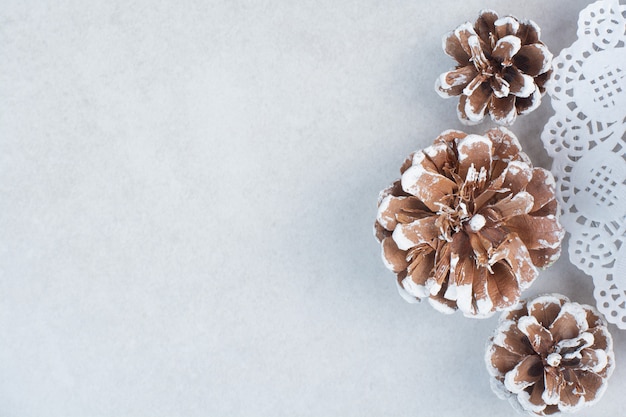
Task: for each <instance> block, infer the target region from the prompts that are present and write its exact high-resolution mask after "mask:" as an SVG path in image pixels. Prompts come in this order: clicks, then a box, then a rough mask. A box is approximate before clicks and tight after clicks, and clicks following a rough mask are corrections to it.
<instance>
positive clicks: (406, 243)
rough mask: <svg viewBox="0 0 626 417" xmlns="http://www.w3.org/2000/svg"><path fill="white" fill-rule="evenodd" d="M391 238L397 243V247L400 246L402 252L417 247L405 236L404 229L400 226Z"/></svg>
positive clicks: (394, 230)
mask: <svg viewBox="0 0 626 417" xmlns="http://www.w3.org/2000/svg"><path fill="white" fill-rule="evenodd" d="M391 238H392V239H393V241H394V242H396V246H398V249H400V250H409V249H411V248H412V247H413V246H415V243H414V242H413V241H412V240H411V239H409V238H408V237H407V235H405V234H404V228H403V227H401V226H400V225H398V226H396V228H395V229H393V233H392V234H391Z"/></svg>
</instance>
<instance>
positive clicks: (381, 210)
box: [376, 195, 406, 230]
mask: <svg viewBox="0 0 626 417" xmlns="http://www.w3.org/2000/svg"><path fill="white" fill-rule="evenodd" d="M405 198H406V197H394V196H392V195H387V196H386V197H384V198H383V199H382V200H381V202H380V205H379V206H378V211H377V213H376V221H377V222H378V223H379V224H380V225H381V226H382V227H384V228H385V229H387V230H389V229H390V228H391V226H392V225H393V224H394V223H395V221H396V219H395V216H393V215H392V216H389V215H387V216H385V212H386V211H387V209H389V204H390V203H391V201H392V200H393V199H398V200H404V199H405Z"/></svg>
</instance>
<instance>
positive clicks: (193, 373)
mask: <svg viewBox="0 0 626 417" xmlns="http://www.w3.org/2000/svg"><path fill="white" fill-rule="evenodd" d="M46 3H48V4H46ZM53 3H54V4H53ZM87 3H90V4H89V5H88V4H87ZM127 3H132V4H127ZM585 5H586V3H585V2H584V1H580V0H575V1H573V0H559V1H556V0H554V1H545V0H529V1H516V2H506V3H505V2H502V1H495V0H493V1H480V2H479V1H467V2H463V3H461V2H457V1H452V0H439V1H436V2H421V1H416V0H414V1H384V2H382V1H374V0H364V1H361V2H356V1H344V2H337V1H330V0H320V1H317V2H293V1H287V0H284V1H274V2H267V1H250V2H243V1H224V2H217V1H213V2H199V1H198V2H191V1H177V2H175V1H160V2H153V1H147V0H145V1H134V2H125V1H108V2H106V3H105V2H84V1H79V0H75V1H58V2H43V1H30V2H23V1H19V0H14V1H8V0H4V1H3V4H2V7H1V8H0V192H1V198H0V230H2V233H1V234H0V340H1V342H0V415H2V416H6V417H10V416H20V417H27V416H63V417H71V416H81V417H82V416H360V417H362V416H383V415H394V416H440V415H445V416H468V415H476V416H479V415H483V416H484V415H498V416H512V415H515V412H514V411H513V409H512V408H511V407H510V406H509V404H508V403H507V402H506V401H501V400H499V399H498V398H497V397H496V396H495V395H494V394H493V393H492V392H491V389H490V388H489V377H488V373H487V371H486V369H485V366H484V364H483V356H484V352H483V349H484V346H485V343H486V339H487V338H488V336H489V335H490V334H491V333H492V331H493V329H494V328H495V326H496V322H497V318H496V317H492V318H491V319H488V320H482V321H478V320H470V319H467V318H465V317H463V316H462V315H461V314H460V313H457V314H455V315H453V316H444V315H441V314H439V313H437V312H436V311H435V310H434V309H433V308H432V307H430V306H429V305H428V304H427V303H421V304H413V305H412V304H408V303H406V302H405V301H404V300H402V298H401V297H400V296H399V295H398V294H397V291H396V286H395V283H394V277H393V276H392V274H391V273H389V272H388V271H387V270H386V269H385V267H384V266H383V263H382V261H381V260H380V256H379V251H380V249H379V246H378V244H377V242H376V241H375V239H374V238H373V237H372V232H371V228H372V224H373V221H374V217H375V213H376V198H377V195H378V192H379V191H380V190H381V189H383V188H384V187H385V186H387V185H388V184H389V183H390V182H391V181H392V180H393V179H395V178H397V176H398V174H399V173H398V169H399V167H400V164H401V163H402V161H403V160H404V158H405V157H406V156H407V155H408V154H409V153H410V152H411V151H413V150H415V149H418V148H421V147H424V146H426V145H428V144H429V143H430V142H431V141H432V140H433V139H434V138H435V136H436V135H437V134H438V133H440V132H441V131H443V130H445V129H449V128H461V129H465V130H466V131H471V132H475V133H476V132H477V133H480V132H482V131H484V130H486V129H487V128H488V127H489V126H490V125H489V124H485V125H483V126H478V127H473V128H463V127H462V126H461V124H460V123H459V122H458V120H457V117H456V111H455V106H456V101H455V100H454V99H450V100H443V99H441V98H439V97H438V95H437V94H436V93H435V91H434V89H433V85H434V82H435V79H436V78H437V76H439V74H440V73H441V72H443V71H446V70H448V69H449V68H450V67H451V66H452V65H453V61H452V59H451V58H448V57H446V56H445V55H444V54H443V51H442V50H441V37H442V36H443V34H444V33H445V32H447V31H448V30H451V29H454V27H456V25H458V24H460V23H462V22H463V21H465V20H474V19H475V17H476V16H477V13H478V10H479V9H481V8H493V9H495V10H497V11H499V12H500V13H501V14H506V13H511V14H514V15H516V16H518V17H520V18H523V17H526V18H532V19H534V20H535V21H536V22H537V23H538V24H539V25H540V26H541V27H542V29H543V36H542V38H543V40H544V41H545V42H546V43H547V44H548V45H549V46H550V48H551V50H552V51H553V52H554V53H558V51H559V50H560V49H561V48H563V47H565V46H567V45H570V44H571V43H572V41H573V40H574V39H575V35H576V27H575V22H576V18H577V15H578V11H579V10H580V9H582V8H583V7H584V6H585ZM547 100H548V99H546V100H545V101H544V103H543V104H542V106H541V107H540V108H539V110H537V111H535V112H534V113H532V114H531V115H529V116H526V117H521V118H519V119H518V121H517V122H516V124H515V125H514V126H513V128H512V130H513V131H514V132H515V133H516V134H517V135H518V136H519V137H520V141H521V142H522V145H523V146H524V147H525V151H526V152H527V153H528V154H529V156H530V157H531V158H532V159H533V161H534V163H535V164H536V165H540V166H544V167H549V164H550V161H549V158H548V157H547V154H546V153H545V151H544V150H543V148H542V147H541V143H540V139H539V134H540V132H541V129H542V127H543V125H544V124H545V123H546V121H547V120H548V118H549V116H550V114H551V110H550V105H549V103H547V102H546V101H547ZM592 288H593V287H592V282H591V279H590V278H589V277H587V276H585V275H584V274H583V273H582V272H581V271H579V270H578V269H576V268H575V267H574V266H572V265H571V264H570V263H569V262H568V260H567V257H566V256H564V257H562V258H561V260H559V262H558V263H557V264H556V265H555V266H554V267H553V268H551V269H549V270H547V271H544V272H543V273H541V275H540V277H539V278H538V279H537V281H536V283H535V284H534V285H533V286H532V287H531V288H530V290H528V291H527V292H526V295H533V294H536V293H540V292H554V291H559V292H562V293H564V294H565V295H567V296H569V297H570V298H571V299H572V300H574V301H579V302H585V303H593V301H594V299H593V296H592ZM611 330H612V332H613V335H614V338H615V348H616V361H617V369H616V371H615V373H614V375H613V377H612V380H611V382H610V385H609V388H608V390H607V392H606V395H605V397H604V399H603V400H602V401H601V402H600V403H599V404H598V405H597V406H595V407H594V408H592V409H590V410H589V411H588V412H585V413H584V414H585V415H586V416H588V417H592V416H607V415H619V414H620V413H622V412H623V408H624V396H623V394H622V393H623V392H624V391H625V390H626V368H625V367H624V366H626V355H624V347H625V346H626V333H625V332H623V331H618V330H617V329H616V328H615V326H611Z"/></svg>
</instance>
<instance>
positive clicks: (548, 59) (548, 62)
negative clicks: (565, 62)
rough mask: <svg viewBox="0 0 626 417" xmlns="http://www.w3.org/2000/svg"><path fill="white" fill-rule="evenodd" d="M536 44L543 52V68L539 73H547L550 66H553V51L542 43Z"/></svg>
mask: <svg viewBox="0 0 626 417" xmlns="http://www.w3.org/2000/svg"><path fill="white" fill-rule="evenodd" d="M534 45H535V46H536V47H537V48H538V49H540V50H541V52H542V53H543V62H542V64H541V70H540V71H539V74H543V73H546V72H548V71H549V70H550V67H552V58H553V55H552V52H550V50H549V49H548V47H547V46H545V45H544V44H542V43H536V44H534Z"/></svg>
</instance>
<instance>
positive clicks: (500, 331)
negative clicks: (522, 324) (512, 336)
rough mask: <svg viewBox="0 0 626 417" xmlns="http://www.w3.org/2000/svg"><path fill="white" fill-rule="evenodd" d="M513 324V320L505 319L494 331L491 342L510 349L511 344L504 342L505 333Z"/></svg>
mask: <svg viewBox="0 0 626 417" xmlns="http://www.w3.org/2000/svg"><path fill="white" fill-rule="evenodd" d="M513 326H515V322H514V321H513V320H505V321H503V322H502V323H500V325H499V326H498V328H497V329H496V331H495V334H494V336H493V344H494V345H498V346H502V347H503V348H506V349H510V348H511V346H510V345H508V344H507V343H506V333H507V332H508V331H509V330H510V329H511V327H513Z"/></svg>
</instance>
